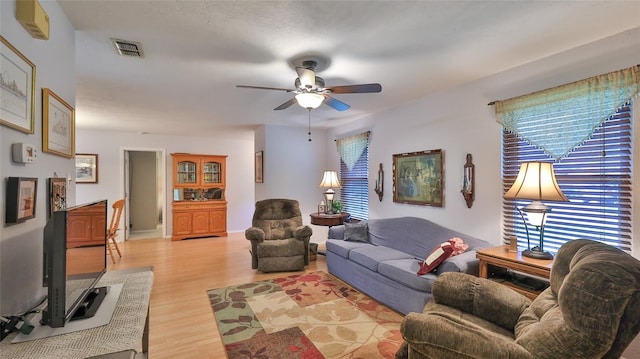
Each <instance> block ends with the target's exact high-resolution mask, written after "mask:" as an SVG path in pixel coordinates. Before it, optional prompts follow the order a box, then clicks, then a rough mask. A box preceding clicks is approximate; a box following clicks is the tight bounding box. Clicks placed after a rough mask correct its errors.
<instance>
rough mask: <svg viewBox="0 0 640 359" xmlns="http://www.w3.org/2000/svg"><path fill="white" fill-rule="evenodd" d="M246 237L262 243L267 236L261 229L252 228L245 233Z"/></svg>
mask: <svg viewBox="0 0 640 359" xmlns="http://www.w3.org/2000/svg"><path fill="white" fill-rule="evenodd" d="M244 236H245V237H246V238H247V239H248V240H250V241H258V242H262V241H264V237H265V234H264V231H263V230H262V229H261V228H258V227H251V228H249V229H247V230H246V231H244Z"/></svg>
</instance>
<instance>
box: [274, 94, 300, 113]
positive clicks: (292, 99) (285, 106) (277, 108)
mask: <svg viewBox="0 0 640 359" xmlns="http://www.w3.org/2000/svg"><path fill="white" fill-rule="evenodd" d="M296 103H298V101H297V100H296V98H295V97H292V98H291V100H289V101H287V102H285V103H283V104H282V105H280V106H278V107H276V108H274V110H275V111H279V110H284V109H285V108H289V106H291V105H293V104H296Z"/></svg>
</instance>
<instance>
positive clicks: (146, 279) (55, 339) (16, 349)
mask: <svg viewBox="0 0 640 359" xmlns="http://www.w3.org/2000/svg"><path fill="white" fill-rule="evenodd" d="M119 283H123V287H122V292H121V293H120V297H119V298H118V303H117V305H116V309H115V311H114V313H113V316H112V317H111V321H110V322H109V324H107V325H103V326H101V327H97V328H92V329H86V330H80V331H76V332H72V333H68V334H63V335H57V336H52V337H48V338H42V339H35V340H31V341H26V342H22V343H16V344H12V343H11V340H13V338H14V337H15V336H16V333H12V334H9V335H8V336H7V337H6V338H4V340H2V342H0V358H3V359H4V358H7V359H9V358H11V359H18V358H20V359H27V358H37V359H43V358H56V359H59V358H87V357H91V356H98V355H105V354H110V353H113V354H112V355H115V353H118V352H121V354H124V355H127V354H130V353H131V350H135V351H137V352H144V353H146V352H148V343H149V341H148V340H149V339H148V338H149V299H150V297H151V288H152V286H153V267H144V268H135V269H129V270H122V271H110V272H107V273H106V274H105V275H104V276H103V277H102V279H100V282H98V286H109V285H114V284H119ZM108 357H113V356H108Z"/></svg>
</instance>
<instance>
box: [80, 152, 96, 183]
mask: <svg viewBox="0 0 640 359" xmlns="http://www.w3.org/2000/svg"><path fill="white" fill-rule="evenodd" d="M76 183H98V155H97V154H89V153H76Z"/></svg>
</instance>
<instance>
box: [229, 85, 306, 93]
mask: <svg viewBox="0 0 640 359" xmlns="http://www.w3.org/2000/svg"><path fill="white" fill-rule="evenodd" d="M236 87H239V88H243V89H257V90H277V91H285V92H293V91H295V90H290V89H282V88H279V87H263V86H247V85H236Z"/></svg>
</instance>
